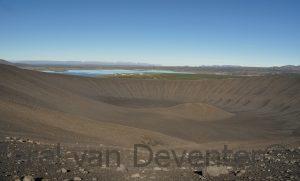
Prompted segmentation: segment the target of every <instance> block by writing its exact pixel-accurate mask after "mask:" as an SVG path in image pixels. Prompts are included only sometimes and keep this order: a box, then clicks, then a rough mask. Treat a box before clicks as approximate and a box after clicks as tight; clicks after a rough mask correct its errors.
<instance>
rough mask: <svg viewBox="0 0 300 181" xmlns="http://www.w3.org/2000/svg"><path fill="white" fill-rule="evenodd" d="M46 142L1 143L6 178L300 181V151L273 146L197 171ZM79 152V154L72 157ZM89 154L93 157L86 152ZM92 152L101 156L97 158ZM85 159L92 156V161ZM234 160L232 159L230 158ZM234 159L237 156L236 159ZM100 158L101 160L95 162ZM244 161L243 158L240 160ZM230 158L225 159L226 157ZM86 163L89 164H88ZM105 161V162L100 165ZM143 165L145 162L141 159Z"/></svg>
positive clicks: (128, 154)
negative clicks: (137, 164)
mask: <svg viewBox="0 0 300 181" xmlns="http://www.w3.org/2000/svg"><path fill="white" fill-rule="evenodd" d="M59 148H60V149H58V145H55V144H44V143H40V142H39V141H33V140H30V139H24V138H20V137H6V138H4V139H2V140H1V142H0V149H1V158H0V160H1V161H0V174H1V175H0V180H24V181H31V180H74V181H76V180H299V179H300V162H299V159H300V148H292V147H280V146H278V147H272V148H269V149H267V150H265V152H261V153H260V152H259V153H257V154H256V155H255V157H253V158H254V160H255V161H249V160H248V161H247V160H243V161H240V162H234V160H231V161H228V162H226V164H225V163H224V162H222V163H221V162H220V160H219V159H216V158H215V159H213V158H211V159H210V160H209V164H208V165H206V166H204V165H203V167H201V168H199V167H198V168H197V167H193V166H191V165H188V164H183V165H182V166H181V167H174V166H169V167H158V166H157V165H152V164H151V165H149V166H146V167H141V168H137V167H133V157H132V152H131V151H126V150H122V151H121V152H122V154H121V155H122V161H121V164H120V165H119V166H117V163H116V159H111V160H110V163H109V167H107V166H106V162H105V161H104V162H102V160H98V158H99V157H95V155H97V153H100V152H97V151H96V150H92V149H89V152H85V151H83V149H80V148H75V147H66V146H62V145H59ZM73 153H78V156H74V155H73V156H72V154H73ZM85 153H87V154H85ZM92 154H95V155H94V157H93V155H92ZM83 155H88V158H89V159H86V158H85V157H84V156H83ZM227 156H228V157H230V155H227ZM231 156H232V155H231ZM95 158H97V159H95ZM239 158H242V157H239ZM222 159H224V158H222ZM222 159H221V160H222ZM84 160H89V161H90V162H86V161H84ZM100 162H101V164H99V163H100ZM139 162H141V163H143V162H145V160H143V159H140V160H139Z"/></svg>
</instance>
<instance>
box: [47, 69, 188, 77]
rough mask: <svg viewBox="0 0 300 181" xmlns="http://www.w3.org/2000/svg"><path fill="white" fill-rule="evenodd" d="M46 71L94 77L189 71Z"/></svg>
mask: <svg viewBox="0 0 300 181" xmlns="http://www.w3.org/2000/svg"><path fill="white" fill-rule="evenodd" d="M44 72H48V73H59V74H68V75H80V76H87V77H95V76H104V75H118V74H158V73H165V74H170V73H189V72H176V71H172V70H125V69H112V70H107V69H106V70H103V69H98V70H77V69H73V70H65V71H51V70H50V71H49V70H47V71H44Z"/></svg>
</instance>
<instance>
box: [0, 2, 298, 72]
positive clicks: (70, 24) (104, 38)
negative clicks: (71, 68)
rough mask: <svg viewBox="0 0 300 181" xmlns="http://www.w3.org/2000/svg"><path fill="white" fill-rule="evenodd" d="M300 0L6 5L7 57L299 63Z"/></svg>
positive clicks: (0, 49)
mask: <svg viewBox="0 0 300 181" xmlns="http://www.w3.org/2000/svg"><path fill="white" fill-rule="evenodd" d="M299 8H300V1H297V0H287V1H280V0H272V1H271V0H265V1H258V0H254V1H240V0H229V1H226V2H225V1H221V0H213V1H207V0H202V1H193V0H190V1H168V0H166V1H157V0H154V1H136V0H130V1H126V2H124V1H79V0H74V1H69V0H65V1H57V0H53V1H37V0H28V1H16V0H1V1H0V21H1V25H2V27H1V29H0V40H1V43H0V57H1V58H3V59H7V60H10V61H11V60H47V61H50V60H56V61H59V60H63V61H65V60H68V61H78V60H84V61H100V62H138V63H147V64H160V65H163V66H201V65H208V66H209V65H238V66H256V67H270V66H284V65H299V62H300V52H299V50H300V43H299V42H300V36H299V32H300V11H299Z"/></svg>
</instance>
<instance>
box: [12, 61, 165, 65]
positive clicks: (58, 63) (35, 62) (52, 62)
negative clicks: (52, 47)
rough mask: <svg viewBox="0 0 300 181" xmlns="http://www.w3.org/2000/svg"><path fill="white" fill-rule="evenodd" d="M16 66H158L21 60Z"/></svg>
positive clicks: (137, 63) (134, 63)
mask: <svg viewBox="0 0 300 181" xmlns="http://www.w3.org/2000/svg"><path fill="white" fill-rule="evenodd" d="M15 63H18V64H29V65H65V66H68V65H69V66H81V65H97V66H113V65H122V66H160V65H155V64H148V63H139V62H96V61H49V60H23V61H16V62H15Z"/></svg>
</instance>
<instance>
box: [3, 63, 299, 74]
mask: <svg viewBox="0 0 300 181" xmlns="http://www.w3.org/2000/svg"><path fill="white" fill-rule="evenodd" d="M0 64H7V65H15V66H18V67H21V68H25V69H36V70H41V69H43V70H44V69H47V68H49V67H60V68H63V69H72V68H79V69H137V68H138V69H161V70H173V71H184V72H194V73H200V74H229V75H266V74H290V73H293V74H300V66H299V65H298V66H295V65H285V66H274V67H244V66H237V65H212V66H207V65H202V66H161V65H156V64H147V63H135V62H95V61H49V60H47V61H43V60H24V61H14V62H8V61H5V60H2V59H0Z"/></svg>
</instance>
